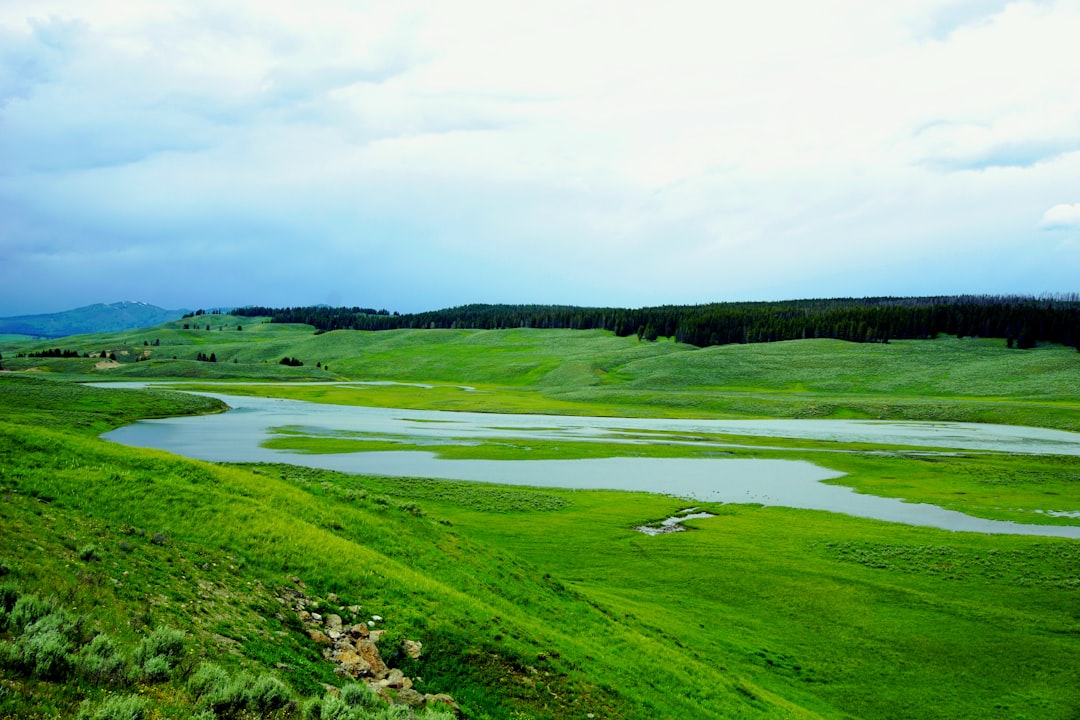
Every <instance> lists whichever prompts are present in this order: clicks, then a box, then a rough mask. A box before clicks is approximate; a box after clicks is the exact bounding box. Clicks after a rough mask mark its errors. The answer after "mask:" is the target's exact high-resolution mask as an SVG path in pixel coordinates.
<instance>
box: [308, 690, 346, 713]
mask: <svg viewBox="0 0 1080 720" xmlns="http://www.w3.org/2000/svg"><path fill="white" fill-rule="evenodd" d="M304 717H305V718H308V719H309V720H353V718H354V717H355V715H354V713H353V712H352V711H351V709H350V708H349V706H348V705H346V704H345V701H343V700H342V699H341V698H339V697H337V696H335V695H331V694H330V693H326V694H325V695H323V696H322V697H321V698H315V699H313V700H311V701H310V702H309V703H308V704H307V706H306V707H305V708H304Z"/></svg>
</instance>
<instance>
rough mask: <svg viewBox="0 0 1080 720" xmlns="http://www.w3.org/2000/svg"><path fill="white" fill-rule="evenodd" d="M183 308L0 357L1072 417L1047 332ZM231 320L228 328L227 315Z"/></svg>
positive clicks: (225, 373)
mask: <svg viewBox="0 0 1080 720" xmlns="http://www.w3.org/2000/svg"><path fill="white" fill-rule="evenodd" d="M194 320H199V321H200V324H199V329H188V330H184V329H182V325H183V322H184V321H178V322H175V323H167V324H165V325H162V326H159V327H157V328H151V329H147V330H139V331H129V332H124V333H115V334H109V335H91V336H77V337H73V338H67V339H65V340H63V341H51V342H50V343H30V342H6V343H5V342H2V341H0V354H3V356H4V360H3V365H4V367H5V368H7V369H11V370H35V369H36V370H39V371H44V372H49V373H54V374H62V375H63V374H67V375H71V376H73V377H85V376H86V375H90V376H93V377H99V378H101V379H110V380H122V379H133V380H134V379H157V380H163V379H180V380H191V379H217V380H220V379H255V380H339V381H341V380H388V381H399V382H418V383H428V384H432V385H434V386H435V387H433V388H431V389H422V388H415V387H407V386H399V387H393V386H390V387H374V386H373V387H366V388H340V389H329V388H289V387H279V388H276V389H274V390H273V391H272V392H273V393H274V394H275V395H278V396H282V397H285V396H288V397H297V398H301V399H309V400H314V401H317V402H333V403H346V404H348V403H356V404H363V405H378V406H384V407H407V408H413V407H415V408H421V407H424V408H435V409H446V410H463V409H473V410H484V411H492V412H540V413H559V414H599V415H615V416H667V417H792V418H871V419H911V420H953V421H966V422H994V423H1006V424H1016V425H1036V426H1043V427H1053V428H1060V429H1065V430H1080V353H1077V352H1076V351H1075V350H1073V349H1071V348H1066V347H1061V346H1049V345H1048V346H1040V347H1038V348H1034V349H1032V350H1013V349H1008V348H1006V347H1005V343H1004V342H1003V341H1001V340H987V339H979V338H964V339H957V338H952V337H940V338H938V339H937V340H934V341H931V342H927V341H898V342H892V343H888V344H856V343H846V342H841V341H834V340H809V341H793V342H781V343H769V344H758V345H728V346H720V347H711V348H694V347H692V346H689V345H679V344H676V343H674V342H671V341H669V340H663V339H662V340H661V341H659V342H656V343H648V342H639V341H638V340H637V338H636V337H629V338H617V337H614V336H613V335H611V334H610V333H606V332H602V331H566V330H526V329H522V330H497V331H474V330H437V331H434V330H433V331H420V330H403V331H391V332H376V333H367V332H355V331H336V332H329V333H322V334H316V333H315V332H313V331H312V329H311V328H310V327H308V326H303V325H278V324H270V323H263V322H260V321H259V320H258V319H255V318H238V317H232V316H228V315H213V316H201V317H200V318H195V319H192V320H188V321H186V322H188V323H189V324H190V323H192V322H193V321H194ZM206 324H210V326H211V329H210V330H206V329H205V327H206ZM241 325H242V327H243V330H242V331H241V330H237V328H238V326H241ZM155 343H160V344H158V345H155ZM60 346H62V347H63V349H74V350H76V351H77V352H79V353H80V354H82V353H90V354H92V355H95V356H96V355H98V354H100V353H101V352H103V351H104V352H106V353H109V354H114V355H115V356H116V358H117V362H115V363H113V362H103V361H102V360H101V359H100V358H98V357H91V358H79V359H52V358H17V357H15V355H16V354H17V353H19V352H33V351H40V350H42V349H46V348H50V347H60ZM199 353H202V354H205V355H210V354H211V353H213V354H214V355H215V356H216V359H217V362H216V363H207V362H197V361H196V360H195V358H196V356H197V355H198V354H199ZM174 357H175V358H176V359H175V360H174V359H173V358H174ZM284 357H289V358H296V359H299V360H301V361H302V362H304V366H303V367H284V366H282V365H280V364H279V361H280V360H281V359H282V358H284ZM137 358H145V359H144V360H141V361H136V359H137ZM461 385H468V386H472V387H474V388H475V391H473V392H466V391H465V390H462V389H461V388H460V387H459V386H461ZM259 392H261V393H268V392H271V391H270V390H267V389H262V390H260V391H259Z"/></svg>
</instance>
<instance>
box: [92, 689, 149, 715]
mask: <svg viewBox="0 0 1080 720" xmlns="http://www.w3.org/2000/svg"><path fill="white" fill-rule="evenodd" d="M79 717H80V718H81V719H82V720H142V719H143V718H144V717H146V700H144V699H143V698H141V697H139V696H138V695H114V696H113V697H110V698H108V699H107V700H106V701H105V702H103V703H101V706H100V707H99V708H98V709H97V712H94V713H93V714H87V713H79Z"/></svg>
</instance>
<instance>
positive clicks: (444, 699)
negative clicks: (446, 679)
mask: <svg viewBox="0 0 1080 720" xmlns="http://www.w3.org/2000/svg"><path fill="white" fill-rule="evenodd" d="M424 702H425V703H426V704H428V705H434V704H435V703H442V704H443V705H448V706H450V707H451V708H453V709H454V711H455V712H461V708H460V707H458V704H457V702H455V701H454V698H452V697H450V696H449V695H447V694H446V693H438V694H436V695H430V694H428V695H425V696H424Z"/></svg>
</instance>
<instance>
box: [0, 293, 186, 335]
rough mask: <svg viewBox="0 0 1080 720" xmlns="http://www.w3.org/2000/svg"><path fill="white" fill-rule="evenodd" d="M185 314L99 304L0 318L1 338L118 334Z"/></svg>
mask: <svg viewBox="0 0 1080 720" xmlns="http://www.w3.org/2000/svg"><path fill="white" fill-rule="evenodd" d="M185 312H187V310H163V309H161V308H159V307H155V306H153V305H147V304H146V303H144V302H130V301H125V302H118V303H112V304H110V305H106V304H104V303H98V304H96V305H87V306H86V307H81V308H76V309H74V310H66V311H64V312H58V313H50V314H48V315H22V316H20V317H9V318H0V334H13V335H33V336H35V337H47V338H55V337H66V336H68V335H82V334H84V333H99V332H117V331H120V330H132V329H135V328H142V327H150V326H152V325H159V324H161V323H163V322H169V321H170V320H178V319H180V318H181V317H183V315H184V313H185Z"/></svg>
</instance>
